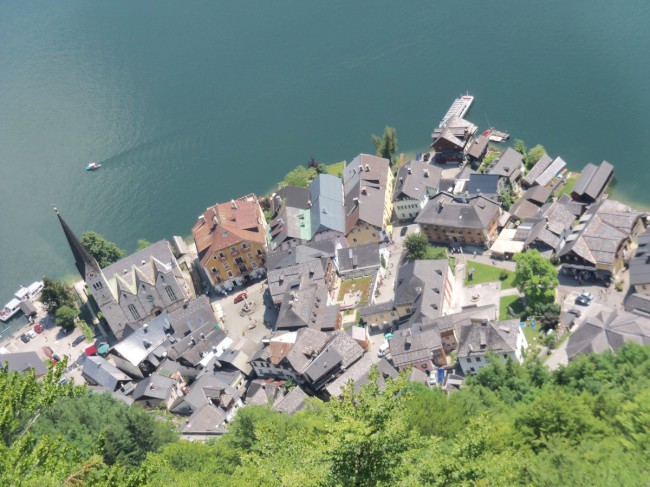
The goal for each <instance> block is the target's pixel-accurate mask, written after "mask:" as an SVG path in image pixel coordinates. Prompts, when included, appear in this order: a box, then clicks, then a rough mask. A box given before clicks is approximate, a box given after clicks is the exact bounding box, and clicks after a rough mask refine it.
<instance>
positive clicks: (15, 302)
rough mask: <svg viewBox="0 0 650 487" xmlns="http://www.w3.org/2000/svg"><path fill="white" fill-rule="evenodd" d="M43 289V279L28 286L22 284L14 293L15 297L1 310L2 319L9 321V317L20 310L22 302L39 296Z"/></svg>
mask: <svg viewBox="0 0 650 487" xmlns="http://www.w3.org/2000/svg"><path fill="white" fill-rule="evenodd" d="M42 290H43V281H36V282H33V283H31V284H30V285H29V286H27V287H25V286H20V287H19V288H18V291H16V293H15V294H14V297H13V299H12V300H11V301H9V302H8V303H7V304H5V305H4V308H2V310H0V321H9V318H11V317H12V316H13V315H15V314H16V313H18V311H20V303H22V302H23V301H26V300H28V299H32V298H33V297H35V296H38V295H39V294H40V293H41V291H42Z"/></svg>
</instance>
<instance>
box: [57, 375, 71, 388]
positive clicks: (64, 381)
mask: <svg viewBox="0 0 650 487" xmlns="http://www.w3.org/2000/svg"><path fill="white" fill-rule="evenodd" d="M68 382H70V381H69V380H68V378H67V377H61V378H60V379H59V384H61V385H62V386H64V385H66V384H67V383H68Z"/></svg>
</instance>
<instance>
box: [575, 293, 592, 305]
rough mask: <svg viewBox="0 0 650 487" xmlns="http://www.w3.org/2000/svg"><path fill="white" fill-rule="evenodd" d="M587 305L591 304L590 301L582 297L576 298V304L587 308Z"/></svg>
mask: <svg viewBox="0 0 650 487" xmlns="http://www.w3.org/2000/svg"><path fill="white" fill-rule="evenodd" d="M589 303H591V301H590V300H589V299H587V298H585V297H584V296H582V295H580V296H578V297H577V298H576V304H579V305H580V306H589Z"/></svg>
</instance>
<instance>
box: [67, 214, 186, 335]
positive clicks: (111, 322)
mask: <svg viewBox="0 0 650 487" xmlns="http://www.w3.org/2000/svg"><path fill="white" fill-rule="evenodd" d="M57 216H58V218H59V222H60V223H61V228H63V233H64V234H65V237H66V239H67V241H68V244H69V245H70V250H71V251H72V255H73V256H74V258H75V265H76V267H77V270H78V271H79V274H80V275H81V277H82V279H83V280H84V282H85V283H86V284H87V285H88V287H89V288H90V291H91V292H92V295H93V297H94V298H95V301H96V302H97V305H98V306H99V309H100V310H101V312H102V313H103V315H104V318H105V319H106V322H107V323H108V326H109V327H110V329H111V331H112V333H113V335H115V337H116V338H117V339H121V338H122V337H123V335H124V334H125V329H126V328H127V327H129V328H131V329H136V328H139V327H140V326H141V325H143V324H144V323H148V322H149V321H151V320H153V319H154V318H155V317H156V316H158V315H160V314H161V313H163V312H172V311H175V310H177V309H179V308H181V307H182V306H183V305H184V304H185V303H186V302H187V301H188V300H189V299H190V297H191V294H190V288H189V285H188V284H187V282H186V281H185V279H184V277H183V273H182V271H181V269H180V267H179V266H178V262H177V261H176V258H175V257H174V254H173V253H172V251H171V249H170V246H169V243H168V242H167V241H166V240H160V241H159V242H156V243H154V244H152V245H150V246H149V247H147V248H145V249H143V250H140V251H139V252H135V253H134V254H131V255H129V256H127V257H125V258H123V259H120V260H119V261H117V262H115V263H114V264H111V265H109V266H107V267H105V268H103V269H102V268H101V267H100V266H99V264H98V263H97V261H96V260H95V258H94V257H93V256H92V255H90V253H89V252H88V251H87V250H86V249H85V248H84V246H83V245H81V242H80V241H79V239H78V238H77V236H76V235H75V234H74V232H73V231H72V230H71V229H70V227H69V226H68V224H67V223H66V221H65V220H64V219H63V217H61V215H60V214H59V213H58V212H57Z"/></svg>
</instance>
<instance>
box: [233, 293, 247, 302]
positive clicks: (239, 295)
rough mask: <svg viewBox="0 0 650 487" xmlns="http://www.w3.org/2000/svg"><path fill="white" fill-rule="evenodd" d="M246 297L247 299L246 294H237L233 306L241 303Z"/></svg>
mask: <svg viewBox="0 0 650 487" xmlns="http://www.w3.org/2000/svg"><path fill="white" fill-rule="evenodd" d="M247 297H248V294H246V293H245V292H244V293H239V294H238V295H237V296H235V304H237V303H239V302H241V301H243V300H244V299H246V298H247Z"/></svg>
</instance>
